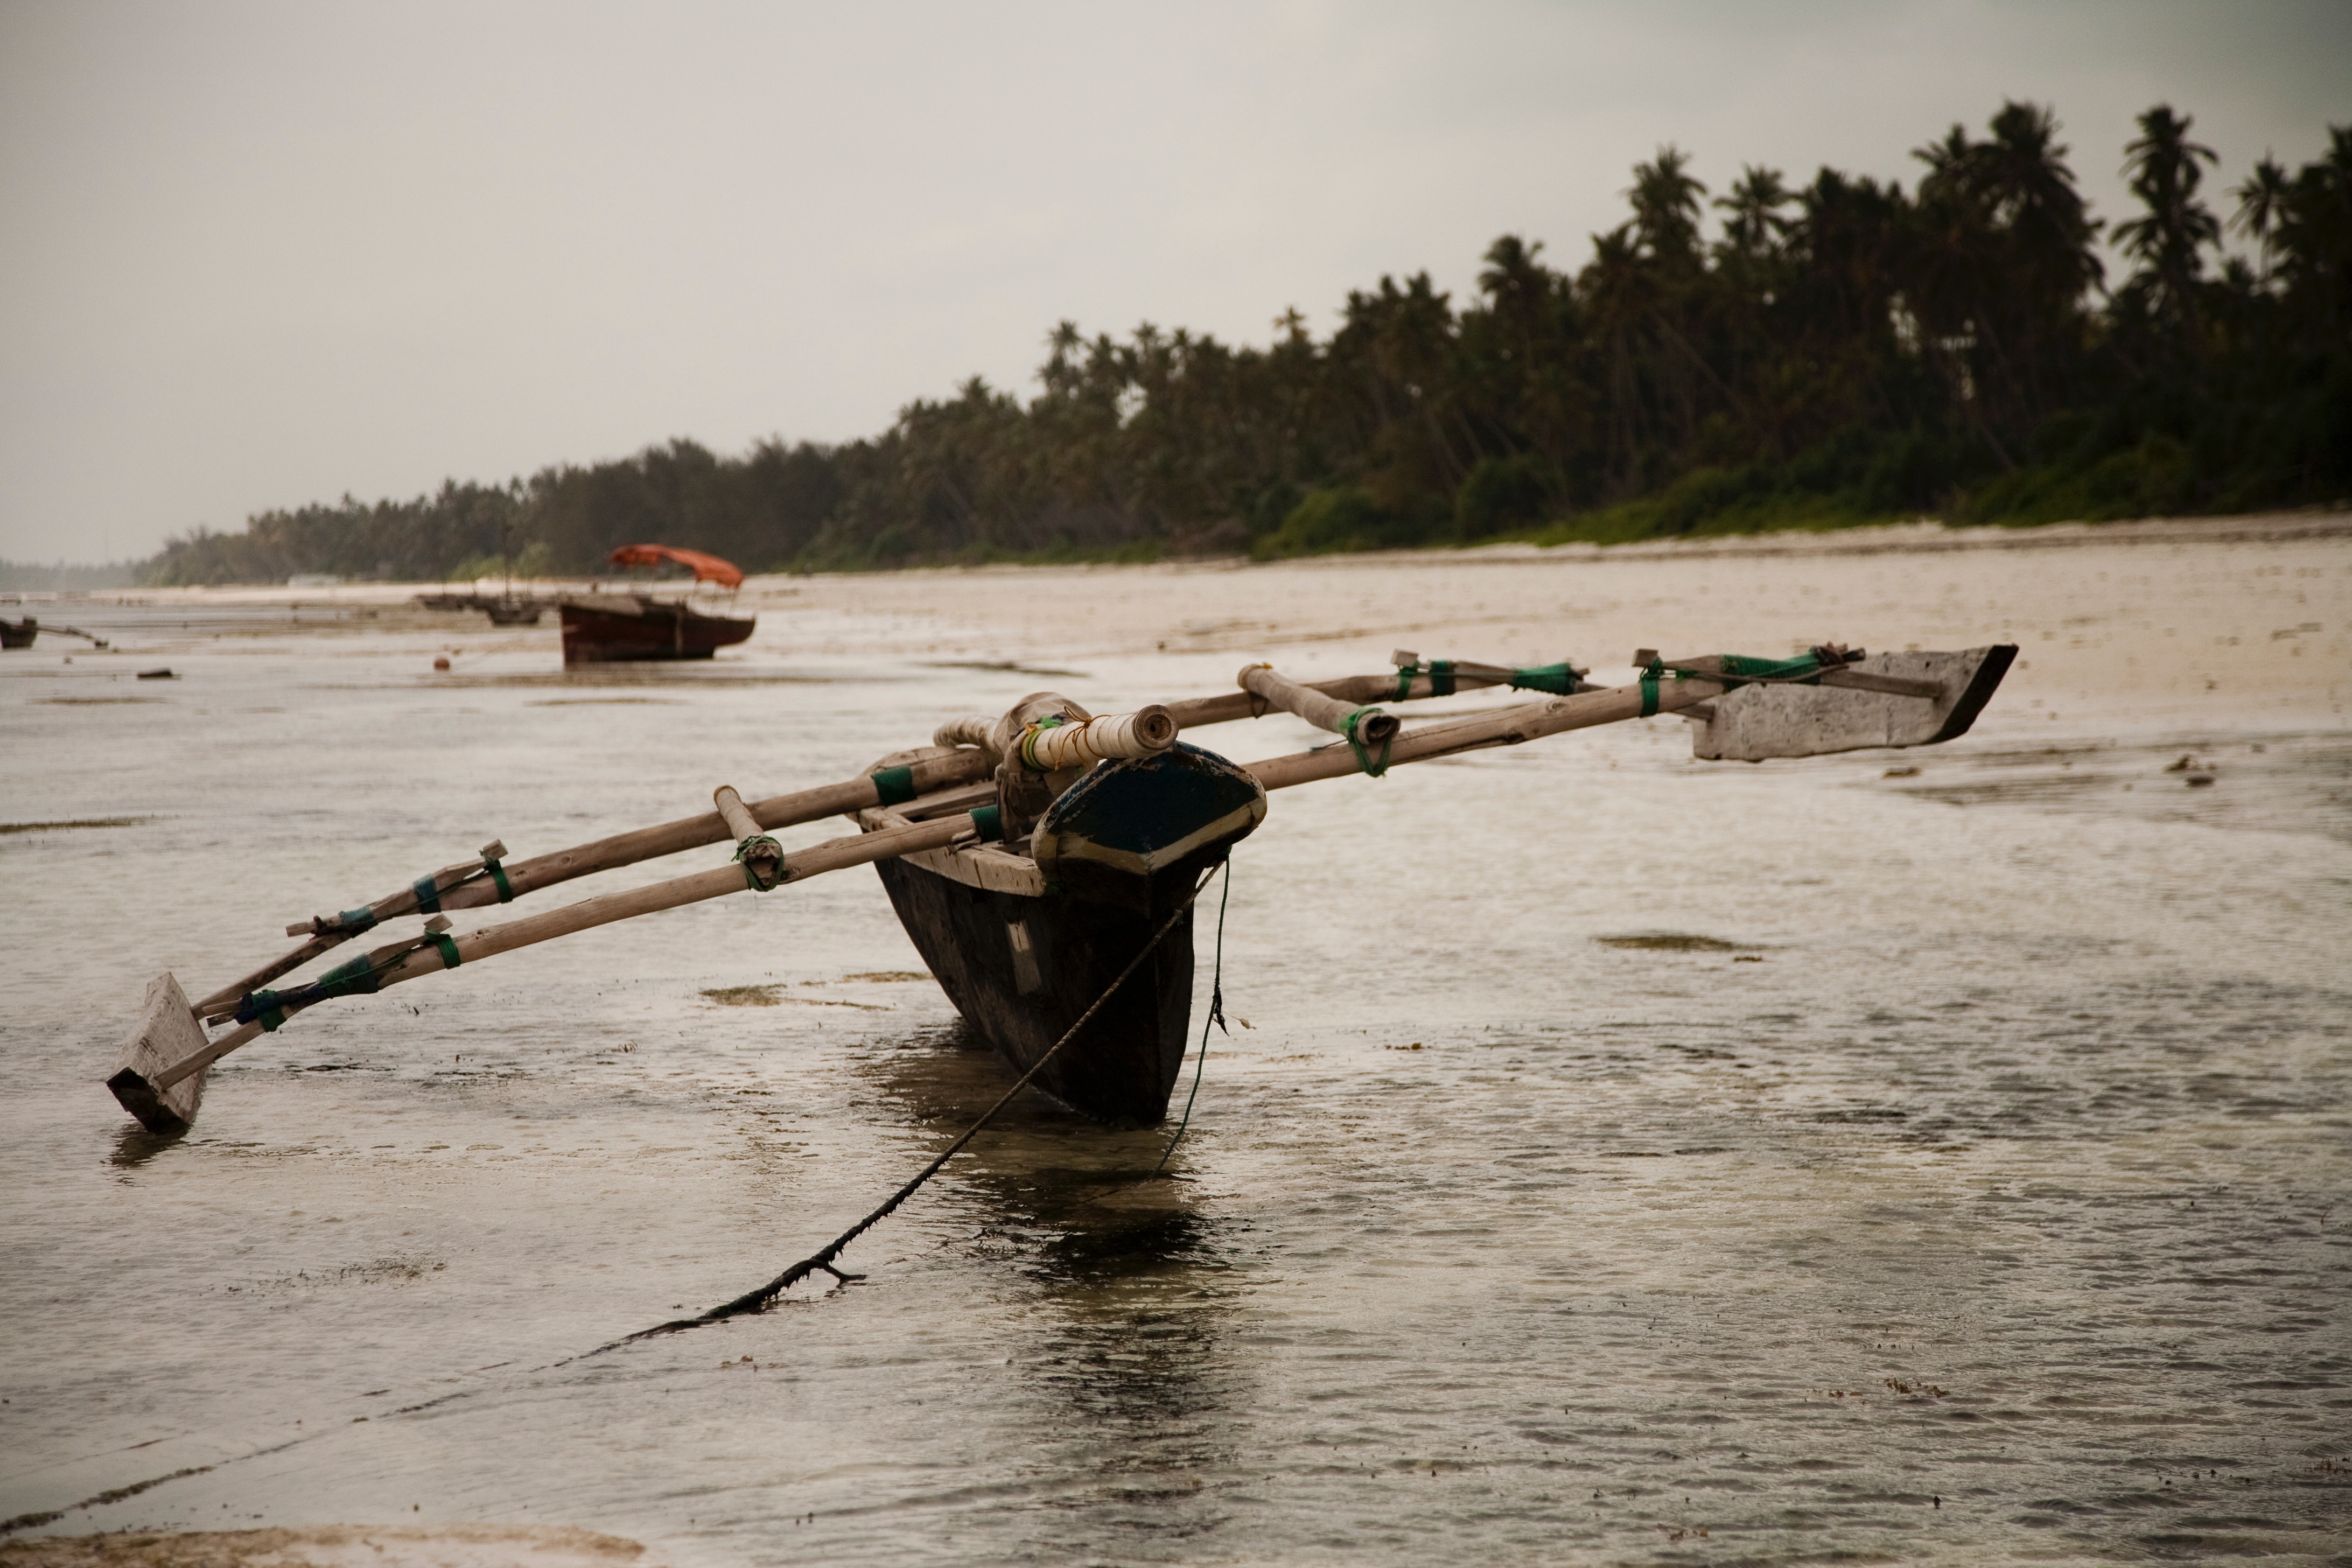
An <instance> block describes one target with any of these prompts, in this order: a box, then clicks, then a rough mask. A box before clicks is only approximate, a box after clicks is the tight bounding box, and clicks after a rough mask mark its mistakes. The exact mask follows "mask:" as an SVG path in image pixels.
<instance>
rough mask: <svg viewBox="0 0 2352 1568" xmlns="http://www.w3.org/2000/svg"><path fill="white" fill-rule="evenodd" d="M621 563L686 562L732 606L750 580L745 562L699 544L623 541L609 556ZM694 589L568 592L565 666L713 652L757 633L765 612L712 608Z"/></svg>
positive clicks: (563, 608)
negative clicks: (681, 593) (669, 594)
mask: <svg viewBox="0 0 2352 1568" xmlns="http://www.w3.org/2000/svg"><path fill="white" fill-rule="evenodd" d="M609 559H610V560H611V562H612V563H613V564H614V565H615V566H646V567H659V566H663V565H677V566H683V567H685V568H686V569H687V570H688V571H689V572H691V573H693V574H694V587H695V588H699V587H700V586H701V585H702V584H705V583H708V584H712V585H713V586H714V588H715V589H723V590H725V592H726V594H727V595H728V605H727V607H731V605H732V600H733V596H734V593H735V590H737V589H738V588H740V587H741V586H742V585H743V573H742V570H741V568H740V567H738V566H736V565H735V564H734V563H732V562H729V561H721V560H720V559H719V557H718V556H716V555H706V554H704V553H703V552H701V551H699V550H679V549H676V548H674V547H672V546H670V545H667V544H624V545H622V546H621V547H620V548H619V549H618V550H615V551H614V552H613V553H612V555H611V556H610V557H609ZM693 595H694V589H688V594H687V596H686V597H684V598H677V599H664V598H656V597H655V596H654V595H651V594H643V593H635V592H625V591H622V592H606V591H604V589H603V588H602V587H601V586H600V587H599V588H597V589H595V590H593V591H591V592H589V593H586V594H567V595H564V596H563V597H562V599H561V600H560V601H558V604H557V609H558V612H559V614H560V615H561V616H562V621H563V662H564V663H565V664H611V663H615V662H619V661H623V660H633V659H653V658H710V657H711V656H712V655H713V654H715V653H717V652H718V651H719V649H720V648H722V647H730V645H732V644H735V643H739V642H741V641H743V640H744V639H745V638H746V637H750V636H751V628H752V626H754V625H755V624H757V620H758V617H757V616H725V615H719V614H715V613H713V611H715V610H716V609H718V608H719V607H721V606H719V605H715V604H714V605H712V607H711V609H704V608H702V607H700V606H698V605H696V604H695V603H694V602H693Z"/></svg>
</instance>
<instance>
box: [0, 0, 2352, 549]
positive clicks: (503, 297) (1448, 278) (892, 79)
mask: <svg viewBox="0 0 2352 1568" xmlns="http://www.w3.org/2000/svg"><path fill="white" fill-rule="evenodd" d="M2005 96H2008V97H2021V98H2030V99H2033V100H2040V101H2043V102H2048V103H2052V104H2054V105H2055V107H2056V108H2057V110H2058V113H2059V115H2060V118H2061V119H2062V121H2063V124H2064V140H2065V141H2066V142H2068V143H2069V144H2070V145H2071V146H2072V147H2073V149H2074V152H2073V159H2072V161H2073V163H2074V170H2075V172H2076V174H2078V175H2079V176H2080V177H2081V179H2082V182H2083V184H2084V189H2085V190H2086V191H2087V192H2088V193H2089V195H2091V197H2092V199H2093V202H2094V204H2095V208H2096V210H2097V211H2098V212H2099V213H2100V214H2102V215H2103V216H2108V217H2110V218H2112V217H2114V216H2116V215H2117V214H2119V213H2121V212H2123V211H2125V197H2124V193H2123V189H2122V185H2121V182H2120V180H2119V179H2118V177H2117V173H2116V169H2117V165H2118V163H2120V162H2121V157H2122V147H2123V144H2124V142H2126V141H2127V140H2128V139H2129V137H2130V135H2131V133H2132V126H2131V120H2132V117H2133V116H2134V115H2135V114H2137V112H2138V111H2139V110H2143V109H2145V108H2147V106H2148V105H2149V104H2151V103H2155V102H2158V101H2159V100H2161V101H2168V102H2170V103H2172V104H2173V105H2175V106H2176V107H2178V108H2179V109H2182V110H2187V111H2188V112H2189V113H2192V114H2194V115H2195V116H2196V134H2197V135H2198V137H2199V138H2200V140H2202V141H2205V142H2209V143H2210V144H2211V145H2212V146H2213V147H2215V148H2216V149H2217V150H2218V151H2219V152H2220V153H2221V168H2220V170H2219V171H2218V177H2217V178H2216V180H2215V182H2214V184H2215V186H2216V187H2217V188H2216V189H2215V192H2214V194H2215V195H2217V196H2219V195H2221V191H2220V189H2219V188H2218V187H2226V186H2227V185H2231V184H2236V183H2237V181H2238V180H2239V179H2240V178H2242V175H2243V173H2244V170H2245V167H2246V165H2247V164H2248V163H2250V162H2251V161H2252V159H2253V158H2255V157H2257V156H2259V155H2261V154H2262V153H2263V152H2264V151H2265V150H2271V151H2274V152H2275V153H2278V154H2279V155H2280V156H2281V157H2282V158H2284V159H2286V160H2288V161H2290V162H2291V163H2300V162H2303V161H2305V160H2307V159H2309V158H2311V157H2314V156H2315V155H2316V154H2317V153H2319V151H2320V149H2321V148H2322V147H2323V146H2324V144H2325V140H2326V125H2327V122H2328V121H2330V120H2331V119H2333V120H2335V121H2339V122H2340V121H2347V120H2352V5H2347V4H2343V3H2342V0H2331V3H2311V4H2301V3H2271V4H2264V3H2259V0H2238V3H2236V4H2213V5H2189V4H2180V3H2177V0H2124V3H2108V4H2088V3H2081V4H2063V3H2057V4H2052V3H2043V4H2005V3H1995V0H1943V3H1917V4H1895V3H1887V4H1844V3H1839V0H1813V3H1810V4H1777V5H1763V4H1748V3H1746V0H1738V3H1718V4H1702V3H1697V0H1689V3H1682V4H1675V3H1669V0H1630V3H1614V0H1612V3H1592V4H1568V3H1555V4H1534V3H1494V4H1469V3H1465V0H1452V3H1449V4H1445V5H1436V4H1427V5H1386V4H1379V5H1374V4H1367V5H1336V4H1313V3H1301V4H1259V5H1218V4H1202V3H1201V0H1189V3H1187V4H1185V5H1151V6H1142V5H1136V6H1114V5H1104V4H1100V3H1096V4H1088V5H1003V4H978V3H967V4H960V5H855V6H853V5H837V4H836V5H824V6H817V5H809V6H793V5H774V4H769V5H726V4H691V3H681V0H665V3H663V4H661V5H651V4H646V5H602V4H592V3H587V0H563V3H561V4H547V5H535V4H520V3H517V4H498V3H484V0H470V3H467V4H462V5H405V4H400V5H395V4H382V5H338V4H327V3H319V0H304V3H301V4H285V5H238V4H223V3H218V0H214V3H208V4H204V5H163V4H153V5H106V4H100V3H95V0H70V3H67V4H56V5H30V4H19V3H15V0H0V214H5V220H0V222H4V223H5V226H4V227H0V555H5V556H8V557H12V558H14V559H17V560H27V559H31V560H42V561H47V560H54V559H58V558H60V557H62V558H65V559H68V560H77V561H86V560H99V559H104V558H108V557H110V556H112V557H130V556H135V555H142V554H145V553H148V552H152V551H153V550H154V549H156V548H157V547H158V546H159V545H161V544H162V542H163V540H164V538H165V537H166V536H167V535H169V534H172V533H175V532H179V531H184V530H187V529H189V528H192V527H194V526H195V525H197V524H200V523H201V524H205V525H208V526H211V527H214V528H231V529H234V528H237V527H240V526H241V525H242V524H243V521H244V519H245V518H246V516H247V514H248V513H251V512H254V511H257V510H264V509H267V508H271V507H279V506H290V505H297V504H299V503H301V502H304V501H308V500H331V499H332V498H334V497H336V496H339V495H341V494H342V493H344V492H345V491H349V492H352V493H353V494H356V495H358V496H361V497H362V498H364V499H374V498H376V497H379V496H383V495H411V494H415V493H416V492H417V491H420V490H424V489H430V488H432V487H433V486H435V485H436V484H437V483H438V482H439V481H440V479H442V478H443V477H444V476H447V475H455V476H458V477H461V478H477V479H506V478H509V477H512V476H516V475H524V474H528V473H530V472H531V471H532V470H534V469H536V468H540V467H541V466H543V465H546V464H550V463H555V462H561V461H565V460H574V461H580V460H591V459H595V458H609V457H616V456H620V455H623V454H625V453H628V452H632V451H635V450H636V449H638V448H640V447H644V446H646V445H647V444H649V443H652V442H655V441H660V440H665V439H667V438H668V437H674V436H685V437H693V438H694V439H696V440H698V441H701V442H704V443H706V444H708V445H709V446H712V447H717V448H719V449H720V450H722V451H737V450H740V449H741V448H742V447H745V446H747V445H748V444H750V443H751V441H753V440H756V439H758V438H760V437H765V436H782V437H788V438H802V437H808V438H814V439H819V440H832V439H839V438H843V437H852V436H858V435H864V434H869V433H872V432H874V431H877V430H879V429H881V428H882V427H884V426H887V424H888V423H889V421H890V419H891V417H892V416H893V414H894V413H895V411H896V410H897V409H898V406H899V405H902V404H904V403H906V402H907V401H908V400H909V399H911V398H914V397H918V396H935V395H944V394H946V393H948V392H950V390H951V389H952V388H953V386H954V385H955V384H957V383H958V382H960V381H961V380H962V379H963V378H964V377H966V376H969V375H971V374H982V375H984V376H986V377H987V378H988V379H989V380H990V381H991V382H992V383H995V384H999V385H1003V386H1009V387H1012V388H1014V389H1016V390H1019V391H1021V392H1022V393H1023V394H1024V395H1029V394H1031V393H1033V392H1034V383H1033V381H1032V379H1031V377H1032V373H1033V372H1034V368H1035V366H1036V364H1037V362H1038V361H1039V359H1040V358H1041V357H1042V352H1043V351H1042V344H1043V342H1044V339H1045V333H1046V332H1047V331H1048V330H1050V329H1051V328H1052V326H1053V325H1054V323H1055V321H1059V320H1062V319H1064V318H1068V319H1071V320H1074V321H1077V322H1078V323H1079V324H1080V325H1081V326H1082V327H1084V328H1086V329H1087V331H1097V330H1108V331H1126V330H1127V329H1129V328H1131V327H1132V326H1134V325H1135V324H1136V323H1137V322H1139V321H1147V320H1148V321H1156V322H1159V323H1160V324H1162V325H1170V326H1173V325H1182V326H1188V327H1192V328H1194V329H1196V330H1205V331H1212V332H1214V333H1216V334H1218V335H1219V336H1222V337H1225V338H1227V339H1232V340H1240V341H1246V342H1264V341H1265V340H1266V339H1267V338H1268V337H1269V336H1270V335H1271V325H1270V323H1271V321H1272V319H1273V318H1274V317H1275V316H1276V314H1277V313H1278V312H1279V311H1281V310H1283V309H1284V308H1285V307H1286V306H1290V305H1296V306H1297V307H1298V308H1300V309H1301V310H1305V311H1306V312H1307V315H1308V317H1309V318H1310V320H1311V321H1313V322H1314V323H1315V326H1316V330H1317V331H1318V332H1321V331H1328V329H1329V327H1330V325H1331V323H1332V321H1333V320H1334V317H1335V312H1336V308H1337V307H1338V306H1339V303H1340V302H1341V300H1343V299H1344V298H1345V296H1346V293H1347V291H1348V289H1350V288H1361V287H1366V286H1369V285H1370V284H1372V283H1373V282H1375V281H1376V280H1377V279H1379V277H1380V275H1381V273H1383V272H1392V273H1399V274H1402V273H1407V272H1412V271H1414V270H1418V269H1422V268H1426V269H1428V270H1429V271H1430V272H1431V273H1432V274H1433V276H1434V277H1435V278H1436V279H1437V281H1438V283H1439V285H1440V286H1441V287H1443V288H1447V289H1454V290H1456V291H1457V292H1458V293H1467V291H1468V290H1469V289H1470V287H1471V283H1472V279H1474V278H1475V274H1476V271H1477V268H1478V257H1479V254H1480V253H1481V252H1482V251H1483V250H1484V249H1485V248H1486V245H1487V243H1488V242H1489V241H1491V240H1492V239H1493V238H1494V237H1496V235H1498V234H1502V233H1505V232H1513V233H1517V234H1521V235H1525V236H1528V237H1531V238H1536V239H1540V240H1542V241H1544V242H1545V243H1546V245H1547V246H1548V247H1549V258H1550V259H1551V260H1552V261H1553V262H1554V263H1555V264H1562V265H1568V266H1571V267H1572V266H1575V265H1579V264H1580V263H1581V262H1582V261H1583V260H1584V258H1586V256H1587V255H1588V254H1589V251H1590V247H1591V235H1592V234H1593V233H1594V232H1595V231H1597V230H1601V229H1605V228H1608V227H1611V226H1614V225H1615V224H1616V223H1617V222H1619V221H1620V219H1621V217H1622V213H1623V202H1622V191H1623V189H1624V187H1625V185H1626V184H1627V172H1628V170H1629V168H1630V167H1631V165H1632V164H1633V162H1634V161H1635V160H1637V159H1642V158H1646V157H1649V156H1651V155H1652V154H1653V153H1654V152H1655V150H1656V149H1657V147H1658V146H1659V145H1660V144H1661V143H1663V142H1676V143H1678V144H1680V145H1681V146H1683V147H1684V148H1685V149H1687V150H1689V151H1691V152H1692V153H1695V154H1696V159H1697V163H1696V168H1697V173H1698V174H1699V175H1700V177H1701V178H1703V179H1705V180H1706V181H1707V182H1708V184H1710V185H1712V186H1714V187H1715V188H1716V189H1717V190H1720V189H1721V188H1722V187H1723V186H1724V185H1725V184H1727V183H1728V182H1729V180H1730V179H1732V178H1733V177H1735V176H1736V175H1737V174H1738V169H1739V166H1740V165H1741V164H1742V163H1769V164H1773V165H1777V166H1779V167H1780V168H1782V169H1784V170H1785V171H1787V172H1788V174H1790V177H1791V179H1792V180H1801V179H1803V178H1805V177H1809V176H1810V175H1811V172H1812V171H1813V170H1814V169H1815V168H1816V167H1817V166H1818V165H1820V164H1822V163H1831V164H1834V165H1836V166H1838V167H1840V168H1843V169H1847V170H1851V171H1854V172H1858V173H1865V174H1877V175H1880V176H1893V177H1898V178H1901V179H1902V180H1903V181H1904V183H1905V184H1906V186H1908V185H1909V184H1912V183H1913V182H1914V181H1915V180H1916V170H1917V165H1916V164H1915V163H1912V162H1911V161H1910V159H1909V157H1908V153H1909V151H1910V150H1911V149H1912V148H1915V147H1917V146H1919V145H1921V144H1922V143H1924V142H1927V141H1929V140H1931V139H1932V138H1934V137H1936V136H1937V135H1939V134H1940V133H1941V132H1943V131H1944V130H1945V129H1946V128H1947V127H1948V126H1949V125H1950V124H1951V123H1953V122H1954V121H1965V122H1966V123H1967V124H1969V126H1970V127H1971V129H1972V130H1975V131H1979V132H1980V131H1981V130H1982V127H1983V123H1984V121H1985V120H1986V119H1987V118H1988V117H1989V116H1990V114H1991V113H1992V111H1993V110H1995V109H1997V108H1998V107H1999V106H2000V101H2001V100H2002V99H2003V98H2004V97H2005Z"/></svg>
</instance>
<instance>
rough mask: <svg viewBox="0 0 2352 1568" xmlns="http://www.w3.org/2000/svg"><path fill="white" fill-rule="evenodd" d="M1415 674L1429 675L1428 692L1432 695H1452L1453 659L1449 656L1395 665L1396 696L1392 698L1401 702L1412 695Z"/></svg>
mask: <svg viewBox="0 0 2352 1568" xmlns="http://www.w3.org/2000/svg"><path fill="white" fill-rule="evenodd" d="M1417 675H1425V676H1427V677H1429V694H1430V695H1431V696H1432V697H1451V696H1453V695H1454V661H1453V660H1452V659H1450V658H1433V659H1430V660H1428V661H1427V662H1426V663H1423V664H1401V665H1398V666H1397V684H1396V697H1395V698H1394V700H1396V701H1398V702H1402V701H1405V700H1408V699H1409V698H1411V697H1412V681H1413V677H1415V676H1417Z"/></svg>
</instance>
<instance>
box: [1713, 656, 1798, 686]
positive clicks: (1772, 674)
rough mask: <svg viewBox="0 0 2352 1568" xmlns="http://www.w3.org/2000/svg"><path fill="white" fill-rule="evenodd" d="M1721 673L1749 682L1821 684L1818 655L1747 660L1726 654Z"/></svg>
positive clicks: (1743, 657)
mask: <svg viewBox="0 0 2352 1568" xmlns="http://www.w3.org/2000/svg"><path fill="white" fill-rule="evenodd" d="M1721 662H1722V665H1723V673H1724V674H1726V675H1737V676H1743V677H1745V678H1747V679H1750V680H1787V681H1793V682H1795V683H1796V684H1798V685H1800V686H1819V685H1820V684H1821V683H1822V659H1821V656H1820V655H1819V654H1815V653H1808V654H1801V655H1799V656H1798V657H1797V658H1747V657H1745V656H1744V655H1741V654H1736V653H1727V654H1725V655H1724V656H1723V658H1722V661H1721Z"/></svg>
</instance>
